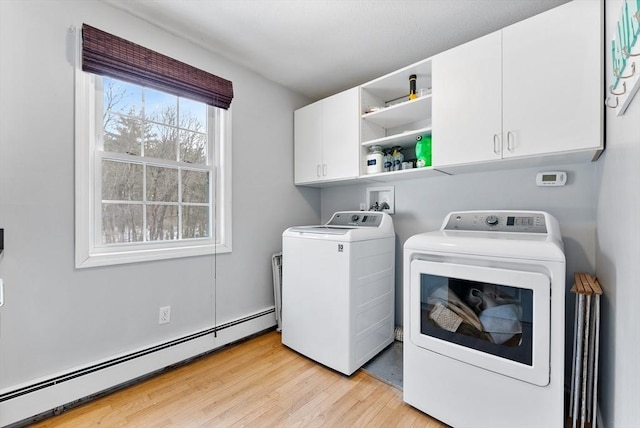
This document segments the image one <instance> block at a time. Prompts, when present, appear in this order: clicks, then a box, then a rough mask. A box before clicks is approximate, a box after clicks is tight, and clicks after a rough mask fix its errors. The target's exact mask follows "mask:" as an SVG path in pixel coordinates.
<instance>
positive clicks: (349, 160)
mask: <svg viewBox="0 0 640 428" xmlns="http://www.w3.org/2000/svg"><path fill="white" fill-rule="evenodd" d="M359 127H360V110H359V90H358V88H352V89H349V90H347V91H344V92H340V93H339V94H336V95H333V96H331V97H329V98H325V99H324V100H322V143H323V145H322V161H323V171H322V173H323V177H322V178H323V179H326V180H336V179H342V178H353V177H357V176H358V175H359V173H360V164H359V156H360V131H359V129H360V128H359Z"/></svg>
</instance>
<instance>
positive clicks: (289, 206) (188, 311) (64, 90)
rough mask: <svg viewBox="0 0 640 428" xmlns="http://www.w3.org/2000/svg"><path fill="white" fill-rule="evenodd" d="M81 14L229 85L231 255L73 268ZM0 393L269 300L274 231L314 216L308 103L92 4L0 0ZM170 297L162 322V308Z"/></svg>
mask: <svg viewBox="0 0 640 428" xmlns="http://www.w3.org/2000/svg"><path fill="white" fill-rule="evenodd" d="M82 23H87V24H90V25H92V26H95V27H98V28H101V29H104V30H106V31H109V32H111V33H113V34H116V35H118V36H121V37H124V38H127V39H129V40H132V41H135V42H136V43H139V44H141V45H143V46H146V47H149V48H151V49H154V50H157V51H160V52H162V53H164V54H167V55H170V56H173V57H175V58H176V59H179V60H182V61H185V62H188V63H190V64H192V65H194V66H196V67H199V68H202V69H204V70H207V71H209V72H211V73H213V74H217V75H219V76H221V77H224V78H227V79H230V80H232V81H233V84H234V92H235V98H234V100H233V104H232V107H233V214H232V215H233V253H232V254H224V255H220V256H218V260H217V280H216V285H217V291H216V292H215V300H214V291H213V285H214V280H213V273H214V262H213V257H191V258H183V259H176V260H169V261H161V262H147V263H136V264H130V265H122V266H111V267H102V268H91V269H82V270H76V269H74V77H73V73H74V69H73V66H72V63H71V59H70V50H69V48H70V46H71V44H69V43H68V29H69V27H70V26H72V25H74V26H78V27H80V26H81V25H82ZM0 61H1V64H2V67H1V68H0V94H1V97H0V227H2V228H4V229H5V254H4V257H3V259H2V260H0V277H1V278H3V279H4V281H5V305H4V306H3V307H2V308H0V391H2V390H11V389H12V388H13V387H15V386H16V385H18V384H22V383H29V382H31V381H33V380H34V379H38V378H41V377H44V378H46V377H49V376H52V375H54V374H59V373H62V372H64V371H66V370H69V369H72V368H76V367H78V366H83V365H87V364H90V363H92V362H96V361H97V360H101V359H104V358H108V357H111V356H114V355H116V354H119V353H125V352H130V351H132V350H135V349H139V348H143V347H146V346H149V345H152V344H156V343H161V342H164V341H166V340H169V339H173V338H175V337H179V336H182V335H184V334H188V333H191V332H195V331H199V330H201V329H203V328H208V327H211V326H212V325H213V323H214V320H217V322H218V323H222V322H226V321H229V320H234V319H237V318H240V317H243V316H247V315H250V314H253V313H255V312H258V311H262V310H265V309H268V308H269V307H272V306H273V288H272V279H271V278H272V277H271V255H272V253H274V252H277V251H280V249H281V234H282V231H283V230H284V229H285V228H286V227H288V226H290V225H292V224H313V223H317V222H318V221H319V212H320V192H319V190H317V189H309V188H296V187H295V186H294V185H293V150H292V147H293V111H294V110H295V109H296V108H299V107H301V106H302V105H305V104H307V103H308V101H309V100H306V99H304V98H303V97H301V96H299V95H296V94H294V93H292V92H290V91H287V90H285V89H283V88H282V87H280V86H278V85H276V84H274V83H272V82H269V81H267V80H265V79H263V78H261V77H259V76H258V75H256V74H254V73H251V72H249V71H247V70H245V69H243V68H240V67H238V66H236V65H234V64H232V63H230V62H229V61H227V60H225V59H224V58H218V57H215V56H214V55H212V54H211V53H210V52H207V51H205V50H203V49H201V48H198V47H196V46H195V45H193V44H190V43H188V42H185V41H184V40H183V39H181V38H179V37H176V36H173V35H171V34H168V33H166V32H164V31H162V30H160V29H158V28H157V27H155V26H152V25H150V24H148V23H145V22H143V21H140V20H138V19H136V18H134V17H132V16H129V15H127V14H125V13H123V12H121V11H118V10H117V9H114V8H112V7H111V6H109V5H106V4H105V3H103V2H100V1H93V0H89V1H26V2H21V1H5V0H3V1H0ZM164 305H171V323H170V324H167V325H161V326H160V325H158V308H159V307H160V306H164Z"/></svg>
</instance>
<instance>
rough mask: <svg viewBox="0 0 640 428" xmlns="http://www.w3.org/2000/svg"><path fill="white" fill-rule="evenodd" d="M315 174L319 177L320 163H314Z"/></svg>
mask: <svg viewBox="0 0 640 428" xmlns="http://www.w3.org/2000/svg"><path fill="white" fill-rule="evenodd" d="M316 176H317V177H318V178H319V177H320V164H318V165H316Z"/></svg>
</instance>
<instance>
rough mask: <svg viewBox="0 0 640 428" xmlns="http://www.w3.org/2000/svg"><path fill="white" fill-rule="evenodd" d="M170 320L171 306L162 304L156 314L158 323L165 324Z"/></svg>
mask: <svg viewBox="0 0 640 428" xmlns="http://www.w3.org/2000/svg"><path fill="white" fill-rule="evenodd" d="M170 321H171V306H163V307H162V308H160V312H159V314H158V324H167V323H169V322H170Z"/></svg>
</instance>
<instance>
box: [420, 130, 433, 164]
mask: <svg viewBox="0 0 640 428" xmlns="http://www.w3.org/2000/svg"><path fill="white" fill-rule="evenodd" d="M425 166H431V136H430V135H418V136H417V137H416V167H417V168H422V167H425Z"/></svg>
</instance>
